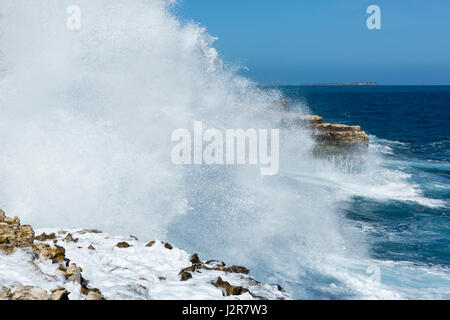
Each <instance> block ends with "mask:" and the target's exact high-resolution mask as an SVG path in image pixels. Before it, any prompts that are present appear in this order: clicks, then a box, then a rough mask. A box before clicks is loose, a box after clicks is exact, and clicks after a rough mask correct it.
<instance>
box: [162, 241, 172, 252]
mask: <svg viewBox="0 0 450 320" xmlns="http://www.w3.org/2000/svg"><path fill="white" fill-rule="evenodd" d="M163 244H164V248H166V249H169V250H172V249H173V247H172V245H171V244H170V243H168V242H163Z"/></svg>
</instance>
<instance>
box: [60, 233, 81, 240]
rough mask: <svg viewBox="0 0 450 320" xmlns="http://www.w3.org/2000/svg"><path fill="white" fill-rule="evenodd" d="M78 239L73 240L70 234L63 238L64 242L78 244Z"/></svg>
mask: <svg viewBox="0 0 450 320" xmlns="http://www.w3.org/2000/svg"><path fill="white" fill-rule="evenodd" d="M78 240H79V239H78V238H74V237H73V235H72V234H71V233H68V234H67V236H66V237H65V238H64V241H65V242H78Z"/></svg>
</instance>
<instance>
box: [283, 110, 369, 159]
mask: <svg viewBox="0 0 450 320" xmlns="http://www.w3.org/2000/svg"><path fill="white" fill-rule="evenodd" d="M281 125H282V126H284V127H302V128H308V129H310V130H311V133H312V136H313V138H314V139H315V140H316V142H317V145H316V147H315V148H314V150H313V153H314V155H316V156H320V155H328V154H340V153H350V152H355V151H357V152H362V151H367V147H368V145H369V136H368V135H367V133H366V132H364V131H363V130H361V127H360V126H350V125H345V124H332V123H324V122H323V118H322V117H320V116H317V115H303V116H302V115H298V114H295V113H283V114H282V115H281Z"/></svg>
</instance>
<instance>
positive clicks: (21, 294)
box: [11, 286, 50, 300]
mask: <svg viewBox="0 0 450 320" xmlns="http://www.w3.org/2000/svg"><path fill="white" fill-rule="evenodd" d="M49 299H50V296H49V295H48V293H47V292H46V291H45V290H44V289H42V288H39V287H34V286H23V287H19V288H17V289H16V290H15V291H14V293H13V295H12V299H11V300H49Z"/></svg>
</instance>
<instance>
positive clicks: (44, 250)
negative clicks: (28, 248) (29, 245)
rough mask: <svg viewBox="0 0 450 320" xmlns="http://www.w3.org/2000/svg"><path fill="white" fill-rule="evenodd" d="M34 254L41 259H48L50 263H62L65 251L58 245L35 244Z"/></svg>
mask: <svg viewBox="0 0 450 320" xmlns="http://www.w3.org/2000/svg"><path fill="white" fill-rule="evenodd" d="M34 249H35V251H36V253H37V254H38V255H39V257H41V258H46V259H50V260H52V261H59V262H62V261H64V259H65V254H66V250H65V249H64V248H63V247H61V246H58V245H50V244H48V243H37V244H36V245H34Z"/></svg>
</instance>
